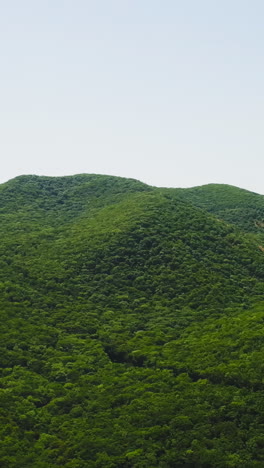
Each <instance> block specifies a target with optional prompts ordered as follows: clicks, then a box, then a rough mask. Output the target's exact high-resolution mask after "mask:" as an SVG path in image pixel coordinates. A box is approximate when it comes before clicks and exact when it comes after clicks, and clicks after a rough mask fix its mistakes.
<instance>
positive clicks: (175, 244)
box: [0, 174, 264, 468]
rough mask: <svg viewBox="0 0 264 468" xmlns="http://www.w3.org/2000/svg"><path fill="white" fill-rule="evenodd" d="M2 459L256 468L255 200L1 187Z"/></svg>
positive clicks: (93, 186)
mask: <svg viewBox="0 0 264 468" xmlns="http://www.w3.org/2000/svg"><path fill="white" fill-rule="evenodd" d="M0 233H1V243H0V252H1V255H0V266H1V268H0V289H1V295H0V312H1V328H2V332H1V336H2V342H1V365H2V369H1V372H2V373H1V380H0V383H1V391H0V392H1V393H0V398H1V402H2V412H1V417H2V423H1V430H2V442H1V445H0V447H1V451H0V461H1V464H2V465H1V466H3V467H8V468H9V467H10V468H16V467H17V466H20V467H26V468H30V467H32V468H38V467H40V468H53V467H54V468H55V467H58V466H65V467H67V468H73V467H74V468H77V467H78V468H86V467H91V468H93V467H109V468H110V467H125V468H130V467H145V468H149V467H162V468H166V467H184V466H189V467H192V466H195V467H222V468H224V467H245V468H248V467H262V466H263V464H264V441H263V416H264V414H263V394H262V393H263V392H262V390H263V362H264V359H263V358H264V341H263V337H264V332H263V320H264V282H263V279H264V262H263V255H264V253H263V249H264V197H263V196H262V195H258V194H255V193H252V192H248V191H245V190H242V189H239V188H236V187H232V186H227V185H215V184H213V185H208V186H202V187H195V188H192V189H166V188H162V189H161V188H156V187H151V186H148V185H146V184H143V183H141V182H139V181H136V180H133V179H124V178H120V177H114V176H100V175H95V174H91V175H89V174H81V175H76V176H69V177H38V176H33V175H32V176H20V177H17V178H15V179H13V180H10V181H9V182H7V183H5V184H2V185H1V186H0Z"/></svg>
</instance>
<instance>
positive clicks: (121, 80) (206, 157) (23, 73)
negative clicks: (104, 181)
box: [0, 0, 264, 193]
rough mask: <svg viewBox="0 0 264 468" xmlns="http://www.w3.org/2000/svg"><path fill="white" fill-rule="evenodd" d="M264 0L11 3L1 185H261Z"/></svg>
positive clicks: (262, 189) (0, 134) (3, 39)
mask: <svg viewBox="0 0 264 468" xmlns="http://www.w3.org/2000/svg"><path fill="white" fill-rule="evenodd" d="M263 24H264V2H263V1H260V0H251V1H249V0H248V1H245V0H221V1H219V0H163V1H161V0H160V1H158V0H92V1H90V0H74V1H73V0H72V1H70V0H64V1H63V0H45V2H44V1H43V2H41V1H37V0H23V1H21V0H9V1H6V0H0V60H1V61H0V67H1V70H0V71H1V73H0V80H1V87H0V151H1V153H0V154H1V171H0V182H3V181H5V180H7V179H9V178H12V177H15V176H16V175H20V174H33V173H35V174H42V175H44V174H45V175H66V174H67V175H68V174H76V173H83V172H87V173H102V174H114V175H119V176H125V177H133V178H137V179H140V180H142V181H144V182H147V183H149V184H152V185H157V186H174V187H185V186H194V185H201V184H205V183H210V182H219V183H228V184H233V185H237V186H240V187H244V188H247V189H249V190H254V191H257V192H259V193H264V184H263V178H264V176H263V172H264V56H263V52H264V28H263Z"/></svg>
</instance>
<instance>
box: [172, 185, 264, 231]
mask: <svg viewBox="0 0 264 468" xmlns="http://www.w3.org/2000/svg"><path fill="white" fill-rule="evenodd" d="M176 192H177V194H178V195H179V196H180V197H181V198H182V199H183V200H186V201H190V202H191V203H193V204H194V205H195V206H197V207H200V208H202V209H205V210H207V211H209V212H210V213H213V214H215V215H217V216H218V217H220V218H221V219H224V220H226V221H227V222H229V223H233V224H235V225H237V226H238V227H240V228H241V229H243V230H245V231H247V232H253V233H257V234H260V235H261V236H262V237H264V196H263V195H259V194H257V193H254V192H249V191H248V190H243V189H240V188H237V187H233V186H231V185H221V184H209V185H203V186H201V187H194V188H191V189H177V190H176Z"/></svg>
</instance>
